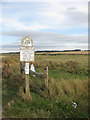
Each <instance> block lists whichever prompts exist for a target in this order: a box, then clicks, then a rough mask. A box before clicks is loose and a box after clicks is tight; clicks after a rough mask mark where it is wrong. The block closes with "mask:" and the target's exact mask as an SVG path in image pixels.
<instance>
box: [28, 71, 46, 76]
mask: <svg viewBox="0 0 90 120" xmlns="http://www.w3.org/2000/svg"><path fill="white" fill-rule="evenodd" d="M30 73H31V74H33V75H36V76H38V77H41V78H44V77H45V75H44V74H41V73H38V72H33V71H32V70H30Z"/></svg>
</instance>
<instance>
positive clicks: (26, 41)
mask: <svg viewBox="0 0 90 120" xmlns="http://www.w3.org/2000/svg"><path fill="white" fill-rule="evenodd" d="M29 61H31V62H32V61H34V45H33V40H32V38H31V37H30V36H25V37H23V38H22V41H21V45H20V69H21V74H22V70H23V69H22V62H25V93H26V97H27V98H30V99H32V98H31V96H30V88H29Z"/></svg>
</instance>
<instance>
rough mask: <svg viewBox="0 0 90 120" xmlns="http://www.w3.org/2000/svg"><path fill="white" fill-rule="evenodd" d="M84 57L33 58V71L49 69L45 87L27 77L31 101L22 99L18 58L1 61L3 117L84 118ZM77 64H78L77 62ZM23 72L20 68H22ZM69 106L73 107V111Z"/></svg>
mask: <svg viewBox="0 0 90 120" xmlns="http://www.w3.org/2000/svg"><path fill="white" fill-rule="evenodd" d="M87 58H88V57H87V56H86V55H82V56H81V55H78V56H77V55H74V56H73V55H65V56H64V55H56V56H54V55H53V56H49V55H36V56H35V59H36V60H35V61H34V62H33V64H34V66H35V68H36V71H37V72H41V73H44V67H45V66H48V68H49V87H48V88H47V89H46V88H45V86H44V79H41V78H38V77H33V76H31V75H30V92H31V96H32V101H29V100H26V99H25V92H24V88H25V76H24V73H23V74H22V75H21V74H20V63H19V62H20V61H19V55H14V54H13V55H7V57H4V58H3V59H2V77H3V79H2V83H3V117H7V118H18V117H21V118H88V67H87V66H88V63H87ZM80 61H81V62H80ZM23 68H24V64H23ZM72 102H76V103H77V108H76V109H74V108H73V106H72Z"/></svg>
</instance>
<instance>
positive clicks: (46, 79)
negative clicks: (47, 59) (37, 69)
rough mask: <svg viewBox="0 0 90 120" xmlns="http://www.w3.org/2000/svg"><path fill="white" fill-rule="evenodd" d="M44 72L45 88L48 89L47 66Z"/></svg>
mask: <svg viewBox="0 0 90 120" xmlns="http://www.w3.org/2000/svg"><path fill="white" fill-rule="evenodd" d="M44 71H45V81H44V82H45V87H46V88H48V66H47V67H45V69H44Z"/></svg>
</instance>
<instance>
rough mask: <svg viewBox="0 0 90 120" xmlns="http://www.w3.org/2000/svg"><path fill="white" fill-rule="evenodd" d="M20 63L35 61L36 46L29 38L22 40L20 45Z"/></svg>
mask: <svg viewBox="0 0 90 120" xmlns="http://www.w3.org/2000/svg"><path fill="white" fill-rule="evenodd" d="M20 61H26V62H29V61H34V45H33V40H32V38H31V37H29V36H25V37H23V38H22V41H21V45H20Z"/></svg>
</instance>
